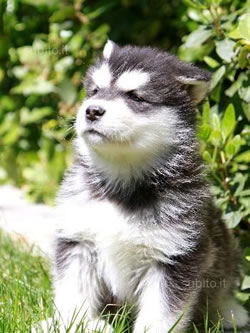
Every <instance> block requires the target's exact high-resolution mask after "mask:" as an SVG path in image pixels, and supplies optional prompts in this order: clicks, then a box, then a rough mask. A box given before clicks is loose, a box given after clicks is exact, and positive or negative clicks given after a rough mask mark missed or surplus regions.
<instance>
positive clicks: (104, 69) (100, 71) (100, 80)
mask: <svg viewBox="0 0 250 333" xmlns="http://www.w3.org/2000/svg"><path fill="white" fill-rule="evenodd" d="M92 79H93V81H94V83H95V85H96V86H97V87H99V88H109V87H110V83H111V80H112V75H111V72H110V69H109V66H108V64H106V63H104V64H102V66H101V67H99V68H97V69H95V70H94V72H93V74H92Z"/></svg>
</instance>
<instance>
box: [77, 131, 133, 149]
mask: <svg viewBox="0 0 250 333" xmlns="http://www.w3.org/2000/svg"><path fill="white" fill-rule="evenodd" d="M83 136H84V137H85V139H86V140H87V141H88V142H89V143H94V144H103V143H108V144H115V145H122V146H123V145H127V144H131V143H132V141H131V140H125V139H122V138H120V137H117V136H116V135H114V134H113V135H108V134H104V133H103V132H100V131H99V130H96V129H93V128H89V129H86V130H85V131H84V132H83Z"/></svg>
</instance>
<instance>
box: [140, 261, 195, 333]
mask: <svg viewBox="0 0 250 333" xmlns="http://www.w3.org/2000/svg"><path fill="white" fill-rule="evenodd" d="M170 284H171V283H170ZM171 288H173V286H171V285H168V281H167V279H166V277H165V276H164V270H162V269H161V268H159V267H154V268H152V269H151V270H150V271H149V272H148V274H147V275H146V277H145V280H144V283H143V284H142V288H141V290H140V291H139V295H140V296H139V302H138V308H137V317H136V320H135V325H134V330H133V333H143V332H146V333H167V332H168V331H169V330H170V329H171V328H172V327H173V326H174V324H175V323H176V322H177V321H178V319H180V318H181V320H180V321H179V323H178V324H177V326H176V328H175V329H174V330H173V333H177V332H178V333H184V332H185V330H186V328H187V327H188V326H189V319H190V314H191V313H190V308H192V306H191V305H192V304H191V303H192V302H190V299H189V303H188V304H185V302H184V301H183V302H178V306H176V304H173V299H171V298H170V297H169V295H168V290H170V289H171Z"/></svg>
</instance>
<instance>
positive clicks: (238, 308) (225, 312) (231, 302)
mask: <svg viewBox="0 0 250 333" xmlns="http://www.w3.org/2000/svg"><path fill="white" fill-rule="evenodd" d="M221 315H222V318H223V324H224V327H225V328H233V327H234V323H235V325H236V326H237V327H244V326H246V325H247V323H248V321H249V317H248V314H247V310H246V309H244V308H243V306H242V305H240V304H239V303H237V302H236V300H235V299H233V298H231V299H228V300H227V301H225V303H224V304H223V306H222V309H221Z"/></svg>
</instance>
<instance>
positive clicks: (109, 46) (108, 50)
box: [103, 39, 116, 60]
mask: <svg viewBox="0 0 250 333" xmlns="http://www.w3.org/2000/svg"><path fill="white" fill-rule="evenodd" d="M115 47H116V44H115V43H114V42H112V40H109V39H108V41H107V42H106V44H105V45H104V49H103V57H104V58H105V59H107V60H108V59H109V58H110V56H111V54H112V52H113V51H114V48H115Z"/></svg>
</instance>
